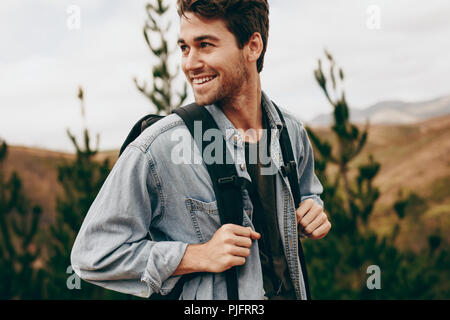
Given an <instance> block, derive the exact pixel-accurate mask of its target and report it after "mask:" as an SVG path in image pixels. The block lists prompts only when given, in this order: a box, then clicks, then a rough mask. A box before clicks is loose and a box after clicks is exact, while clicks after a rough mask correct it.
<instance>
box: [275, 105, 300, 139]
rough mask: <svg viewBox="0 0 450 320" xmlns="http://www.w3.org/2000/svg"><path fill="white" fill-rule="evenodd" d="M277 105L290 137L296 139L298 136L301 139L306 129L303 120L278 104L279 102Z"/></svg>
mask: <svg viewBox="0 0 450 320" xmlns="http://www.w3.org/2000/svg"><path fill="white" fill-rule="evenodd" d="M277 106H278V109H280V111H281V114H282V115H283V118H284V121H285V123H286V128H287V129H288V131H289V135H290V136H291V139H293V140H298V139H299V138H300V139H301V140H303V139H304V137H305V134H306V129H305V126H304V124H303V121H302V120H301V119H300V118H299V117H298V116H297V115H295V114H294V113H293V112H292V111H290V110H288V109H286V108H285V107H283V106H280V105H279V104H277Z"/></svg>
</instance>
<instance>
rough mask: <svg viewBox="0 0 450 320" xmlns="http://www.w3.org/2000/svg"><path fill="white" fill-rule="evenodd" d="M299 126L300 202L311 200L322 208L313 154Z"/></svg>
mask: <svg viewBox="0 0 450 320" xmlns="http://www.w3.org/2000/svg"><path fill="white" fill-rule="evenodd" d="M299 126H300V139H301V143H302V147H303V152H302V153H301V157H300V159H299V161H298V163H297V165H298V167H299V184H300V196H301V201H304V200H306V199H308V198H311V199H313V200H314V201H315V202H316V203H317V204H319V205H320V206H322V207H323V206H324V203H323V201H322V199H320V195H321V194H322V192H323V187H322V184H321V183H320V181H319V179H318V178H317V176H316V174H315V172H314V152H313V148H312V146H311V142H310V141H309V138H308V134H307V132H306V129H305V128H304V127H303V125H299Z"/></svg>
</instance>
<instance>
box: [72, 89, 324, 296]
mask: <svg viewBox="0 0 450 320" xmlns="http://www.w3.org/2000/svg"><path fill="white" fill-rule="evenodd" d="M262 107H263V108H264V109H265V112H266V113H267V115H268V120H269V125H270V127H271V129H272V132H273V133H275V134H271V141H270V146H271V148H270V150H271V155H270V156H271V158H272V161H273V163H274V164H275V166H276V169H277V172H276V174H275V175H276V193H277V194H276V206H277V219H278V225H279V229H280V234H281V237H282V243H283V246H284V251H285V255H286V260H287V264H288V268H289V271H290V275H291V278H292V280H293V283H294V286H295V291H296V295H297V298H298V299H306V291H305V285H304V279H303V275H302V269H301V267H300V261H299V257H298V254H297V249H298V248H297V246H298V241H299V235H298V232H297V222H296V214H295V211H296V207H298V204H297V205H296V206H295V205H294V200H293V197H292V194H291V191H290V190H291V189H290V186H289V181H288V179H287V178H286V177H284V176H283V175H282V173H281V171H280V166H281V165H282V163H283V162H282V161H283V158H282V153H281V149H280V144H279V129H281V127H282V122H281V121H280V118H279V116H278V114H277V112H276V110H275V108H274V106H273V104H272V102H271V101H270V99H269V98H268V97H267V96H266V94H265V93H264V92H263V93H262ZM205 108H206V109H207V110H208V111H209V112H210V113H211V115H212V116H213V118H214V120H215V121H216V122H217V125H218V127H219V128H220V130H221V131H222V132H223V134H224V137H225V141H226V145H227V148H228V150H229V151H230V153H231V154H232V155H233V158H234V163H235V165H236V170H237V173H238V175H240V176H242V177H244V178H246V179H248V180H250V181H251V179H250V176H249V174H248V172H247V171H246V167H245V166H244V165H242V164H243V163H245V153H244V152H245V148H244V145H243V141H244V140H243V137H242V135H241V134H240V132H239V131H238V130H236V128H235V127H234V126H233V124H232V123H231V122H230V120H229V119H228V118H227V117H226V116H225V114H224V113H223V112H222V111H221V109H220V108H219V107H217V106H215V105H208V106H206V107H205ZM280 110H281V111H282V113H283V116H284V118H285V122H286V127H287V129H288V132H289V135H290V138H291V143H292V148H293V151H294V155H295V157H296V159H297V166H298V167H297V170H298V177H299V184H300V193H301V199H302V201H303V200H305V199H306V198H312V199H313V200H315V201H316V202H317V203H318V204H320V205H321V206H323V202H322V200H321V199H320V197H319V196H320V194H321V193H322V191H323V189H322V185H321V184H320V182H319V180H318V179H317V177H316V175H315V174H314V160H313V151H312V148H311V144H310V142H309V139H308V136H307V133H306V130H305V128H304V127H303V125H302V123H301V122H300V121H299V120H297V119H296V118H295V117H294V116H292V115H291V114H289V113H288V112H286V110H284V109H282V108H280ZM176 130H178V131H176ZM180 133H181V134H182V135H183V136H184V137H186V139H185V140H186V141H190V142H191V143H192V145H193V146H195V147H194V152H195V153H197V156H200V151H199V149H198V148H197V147H196V145H195V144H194V143H193V139H192V138H191V135H190V133H189V131H188V129H187V127H186V126H185V124H184V122H183V120H182V119H181V118H180V117H179V116H178V115H176V114H171V115H169V116H166V117H165V118H163V119H161V120H160V121H158V122H157V123H155V124H154V125H152V126H150V127H149V128H147V129H146V130H145V131H144V132H143V133H142V134H141V135H140V136H139V137H138V138H137V139H136V140H135V141H134V142H132V143H131V144H130V145H129V146H128V147H127V149H126V150H125V151H124V152H123V154H122V155H121V156H120V158H119V159H118V161H117V162H116V164H115V165H114V167H113V169H112V171H111V172H110V174H109V176H108V178H107V179H106V181H105V183H104V184H103V186H102V188H101V190H100V192H99V194H98V195H97V197H96V199H95V201H94V202H93V203H92V206H91V207H90V209H89V211H88V213H87V215H86V217H85V219H84V222H83V224H82V226H81V229H80V231H79V233H78V235H77V238H76V240H75V243H74V245H73V248H72V253H71V263H72V267H73V269H74V270H75V272H76V273H77V275H78V276H80V277H81V278H82V279H84V280H86V281H88V282H91V283H94V284H97V285H99V286H102V287H105V288H107V289H111V290H116V291H119V292H123V293H128V294H133V295H137V296H141V297H149V296H151V295H152V294H153V293H155V292H156V293H160V294H163V295H164V294H167V293H169V292H170V290H171V289H172V288H173V287H174V286H175V284H176V283H177V281H178V280H179V279H180V277H181V276H174V275H172V274H173V273H174V271H175V270H176V269H177V267H178V265H179V263H180V261H181V259H182V258H183V255H184V253H185V250H186V247H187V245H188V244H195V243H203V242H206V241H208V240H209V239H210V238H211V237H212V236H213V234H214V233H215V232H216V231H217V229H218V228H220V219H219V214H218V210H217V202H216V197H215V195H214V190H213V186H212V182H211V179H210V177H209V174H208V171H207V170H206V167H205V165H204V164H177V163H175V162H176V161H173V152H174V148H176V147H177V146H178V147H179V144H180V141H179V140H176V139H174V138H173V137H174V136H180ZM188 137H189V138H188ZM242 196H243V213H242V214H243V217H244V220H243V221H244V226H250V227H251V228H252V229H254V228H253V224H252V214H253V205H252V203H251V200H250V197H249V194H248V192H247V190H245V189H244V190H243V192H242ZM237 269H238V285H239V298H240V299H249V300H257V299H264V294H265V292H264V289H263V277H262V271H261V263H260V259H259V250H258V241H257V240H253V244H252V247H251V253H250V256H249V257H248V258H247V259H246V263H245V264H244V265H243V266H239V267H237ZM180 299H189V300H192V299H221V300H223V299H227V291H226V282H225V276H224V274H223V273H200V274H199V275H198V276H196V277H195V278H193V279H191V280H189V281H187V282H186V283H185V284H184V287H183V291H182V295H181V297H180Z"/></svg>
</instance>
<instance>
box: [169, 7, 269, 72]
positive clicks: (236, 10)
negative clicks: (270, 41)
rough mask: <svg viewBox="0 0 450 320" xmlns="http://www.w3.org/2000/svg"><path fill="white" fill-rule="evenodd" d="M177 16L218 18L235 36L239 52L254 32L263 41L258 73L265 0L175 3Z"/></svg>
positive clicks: (265, 32) (259, 65)
mask: <svg viewBox="0 0 450 320" xmlns="http://www.w3.org/2000/svg"><path fill="white" fill-rule="evenodd" d="M177 3H178V14H179V16H180V17H182V16H184V14H185V12H193V13H195V14H198V15H200V16H202V17H205V18H210V19H211V18H219V19H223V20H224V21H225V24H226V26H227V28H228V30H230V32H231V33H232V34H234V36H235V37H236V40H237V45H238V47H239V49H242V48H243V47H244V45H245V44H247V43H248V41H249V40H250V37H251V36H252V35H253V33H255V32H259V33H260V35H261V38H262V40H263V50H262V52H261V56H260V57H259V59H258V61H257V63H256V65H257V69H258V72H261V70H262V68H263V63H264V54H265V52H266V48H267V38H268V34H269V4H268V2H267V0H177Z"/></svg>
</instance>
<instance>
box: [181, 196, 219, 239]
mask: <svg viewBox="0 0 450 320" xmlns="http://www.w3.org/2000/svg"><path fill="white" fill-rule="evenodd" d="M185 204H186V208H187V210H188V213H189V215H190V218H191V220H192V223H193V226H194V229H195V233H196V234H197V237H198V240H199V241H200V242H206V241H208V240H209V239H211V238H212V236H213V235H214V233H215V232H216V231H217V229H219V228H220V226H221V224H220V216H219V210H218V208H217V201H212V202H203V201H200V200H197V199H193V198H186V200H185Z"/></svg>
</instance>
